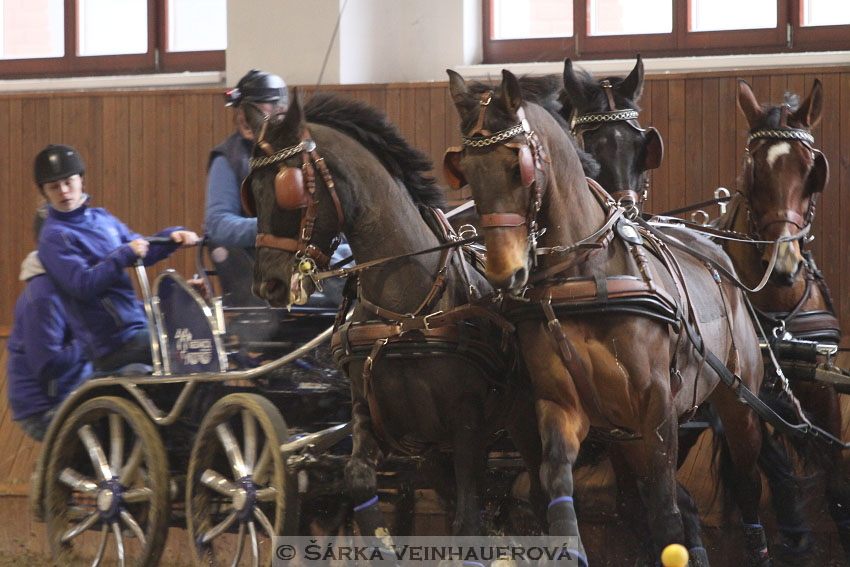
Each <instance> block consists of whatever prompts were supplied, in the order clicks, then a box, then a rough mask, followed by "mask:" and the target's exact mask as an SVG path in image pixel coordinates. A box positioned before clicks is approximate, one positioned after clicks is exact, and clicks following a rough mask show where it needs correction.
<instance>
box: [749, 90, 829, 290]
mask: <svg viewBox="0 0 850 567" xmlns="http://www.w3.org/2000/svg"><path fill="white" fill-rule="evenodd" d="M792 100H793V97H790V96H789V95H786V101H788V102H787V103H786V104H783V105H776V106H772V105H769V104H760V103H759V101H758V100H757V99H756V97H755V94H754V93H753V90H752V88H751V87H750V85H749V84H748V83H747V82H746V81H743V80H741V81H738V106H739V107H740V109H741V111H742V112H743V113H744V116H746V118H747V123H748V125H749V139H748V141H747V149H746V153H745V155H744V167H743V173H742V178H741V193H742V194H743V195H744V197H745V198H746V199H747V201H748V204H749V209H750V232H751V233H753V234H755V235H757V237H758V238H759V239H761V240H777V239H779V238H789V237H794V236H795V235H800V236H802V235H801V234H800V233H801V231H803V230H804V229H805V228H806V227H807V226H808V225H809V224H810V223H811V221H812V217H813V216H814V203H815V199H816V196H817V193H819V192H821V191H823V189H824V187H825V185H826V183H827V180H828V178H829V166H828V164H827V161H826V157H825V156H824V155H823V154H822V153H821V152H820V151H818V150H816V149H814V147H813V146H812V144H813V143H814V137H813V136H812V135H811V129H812V128H813V127H814V126H815V125H817V123H818V122H819V121H820V119H821V113H822V110H823V88H822V86H821V83H820V81H819V80H817V79H815V82H814V86H813V87H812V90H811V92H810V93H809V96H808V97H807V98H806V99H805V100H804V101H803V102H802V104H800V105H799V106H796V107H792V106H791V104H789V103H790V102H791V101H792ZM777 246H778V247H779V250H778V251H776V255H777V256H776V264H775V266H774V268H773V273H772V275H771V279H772V281H773V282H774V283H776V284H778V285H784V286H790V285H793V284H794V283H795V281H796V280H797V279H798V277H799V276H800V271H801V270H800V266H801V265H802V262H803V260H804V258H803V255H802V252H801V243H800V239H799V238H797V239H794V240H790V241H786V242H781V243H779V244H777ZM773 253H774V250H773V246H766V247H765V249H764V251H763V253H762V263H763V264H764V265H767V264H768V263H769V261H770V259H771V256H772V254H773Z"/></svg>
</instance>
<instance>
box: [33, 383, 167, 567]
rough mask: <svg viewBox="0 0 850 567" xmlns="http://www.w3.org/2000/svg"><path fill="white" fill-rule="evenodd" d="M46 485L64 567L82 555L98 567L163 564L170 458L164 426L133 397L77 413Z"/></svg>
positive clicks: (57, 446) (60, 440)
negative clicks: (164, 442) (164, 441)
mask: <svg viewBox="0 0 850 567" xmlns="http://www.w3.org/2000/svg"><path fill="white" fill-rule="evenodd" d="M45 482H46V487H45V499H46V508H47V536H48V540H49V541H50V547H51V551H52V552H53V555H54V557H55V558H56V559H57V564H58V565H70V564H71V563H72V561H74V560H75V559H74V558H80V557H82V558H85V561H86V564H88V565H92V566H93V567H97V566H99V565H102V564H110V565H118V566H119V567H124V566H125V565H134V566H140V567H141V566H154V565H158V564H159V558H160V555H162V549H163V547H164V545H165V538H166V535H167V534H168V514H169V509H168V506H169V501H168V461H167V459H166V455H165V449H164V448H163V445H162V439H161V438H160V436H159V433H158V432H157V430H156V427H155V426H154V424H153V423H151V421H150V420H149V419H148V418H147V416H146V415H145V414H144V412H143V411H142V410H141V409H139V408H138V407H137V406H136V405H134V404H133V403H132V402H130V401H128V400H125V399H123V398H117V397H110V396H103V397H99V398H95V399H92V400H89V401H87V402H85V403H83V404H82V405H80V407H78V408H77V409H76V410H74V412H73V413H72V414H71V415H70V417H68V419H67V420H66V421H65V423H63V424H62V428H61V429H60V430H59V433H58V435H57V436H56V439H55V441H54V442H53V450H52V452H51V454H50V457H49V460H48V464H47V477H46V480H45ZM110 540H113V544H112V545H109V541H110Z"/></svg>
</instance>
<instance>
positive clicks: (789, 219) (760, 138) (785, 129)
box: [742, 106, 821, 238]
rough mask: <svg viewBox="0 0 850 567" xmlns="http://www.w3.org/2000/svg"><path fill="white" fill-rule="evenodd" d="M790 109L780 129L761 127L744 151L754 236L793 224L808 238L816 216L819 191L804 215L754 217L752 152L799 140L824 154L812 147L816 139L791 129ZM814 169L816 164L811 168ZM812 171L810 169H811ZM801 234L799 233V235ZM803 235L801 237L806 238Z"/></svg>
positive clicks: (777, 212) (789, 212) (777, 211)
mask: <svg viewBox="0 0 850 567" xmlns="http://www.w3.org/2000/svg"><path fill="white" fill-rule="evenodd" d="M787 112H788V107H787V106H784V107H783V108H782V118H781V122H780V126H779V127H777V128H759V129H756V130H752V131H751V132H750V135H749V137H748V138H747V147H746V149H745V150H744V168H743V191H742V194H743V196H744V198H745V199H746V200H747V205H748V208H749V211H750V212H749V222H750V226H751V230H752V233H753V234H755V235H757V236H758V235H760V234H761V233H762V231H764V229H766V228H767V227H768V226H770V225H772V224H775V223H788V224H792V225H794V226H795V227H797V229H798V230H799V231H800V233H802V234H803V236H805V234H808V232H809V229H810V227H811V223H812V220H813V219H814V216H815V201H816V200H817V192H814V193H812V194H811V195H809V206H808V208H807V210H806V212H805V213H804V214H800V213H799V212H797V211H795V210H791V209H775V210H772V211H770V212H768V213H766V214H764V215H761V216H760V218H758V219H755V218H754V211H755V209H754V207H753V195H752V193H753V186H754V184H755V174H754V163H753V153H754V152H755V151H757V150H758V149H759V148H761V147H762V145H764V141H765V140H783V141H798V142H801V143H802V144H803V146H805V147H806V148H807V149H808V150H809V151H811V152H812V154H813V155H814V154H821V152H820V150H816V149H815V148H814V147H813V146H812V144H813V143H814V141H815V138H814V136H812V134H811V133H810V132H809V131H808V130H805V129H802V128H791V127H789V126H787ZM812 167H814V165H813V166H812ZM810 172H811V170H810ZM800 233H798V234H800ZM803 236H800V238H803Z"/></svg>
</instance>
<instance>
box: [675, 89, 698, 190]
mask: <svg viewBox="0 0 850 567" xmlns="http://www.w3.org/2000/svg"><path fill="white" fill-rule="evenodd" d="M702 104H703V101H702V80H701V79H686V80H685V105H686V107H685V146H684V147H685V183H684V185H683V186H682V187H681V188H677V187H671V190H672V191H675V192H681V194H683V196H684V199H683V204H686V203H696V202H697V201H699V200H701V198H702V195H703V192H702V187H701V184H702V170H703V163H702V161H703V152H704V151H705V149H704V148H703V139H702V135H701V133H702V129H703V128H702V120H703V117H702ZM680 198H681V197H680Z"/></svg>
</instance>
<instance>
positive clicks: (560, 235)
mask: <svg viewBox="0 0 850 567" xmlns="http://www.w3.org/2000/svg"><path fill="white" fill-rule="evenodd" d="M546 147H547V149H548V151H549V155H550V157H551V159H552V163H551V164H550V165H549V167H548V170H547V172H546V179H547V185H546V187H545V189H544V192H543V203H542V206H541V209H540V213H539V214H538V224H539V227H540V228H545V229H546V232H545V233H544V234H543V236H542V237H541V239H540V245H541V246H544V247H550V246H566V245H570V244H573V243H575V242H578V241H579V240H581V239H583V238H585V237H587V236H589V235H590V234H592V233H594V232H596V230H598V229H599V228H600V227H601V226H602V225H603V224H604V223H605V211H604V210H603V208H602V206H601V204H600V203H599V201H598V200H597V198H596V196H595V195H594V193H593V191H592V190H591V189H590V187H588V185H587V179H586V178H585V176H584V171H583V170H582V166H581V163H580V162H579V159H578V155H577V154H576V152H575V149H574V148H573V145H572V144H571V143H570V142H569V140H568V139H567V138H566V136H556V137H553V140H551V141H550V142H549V143H547V144H546ZM560 260H563V259H560ZM560 260H559V259H552V260H544V265H545V264H546V263H549V262H558V261H560Z"/></svg>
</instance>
